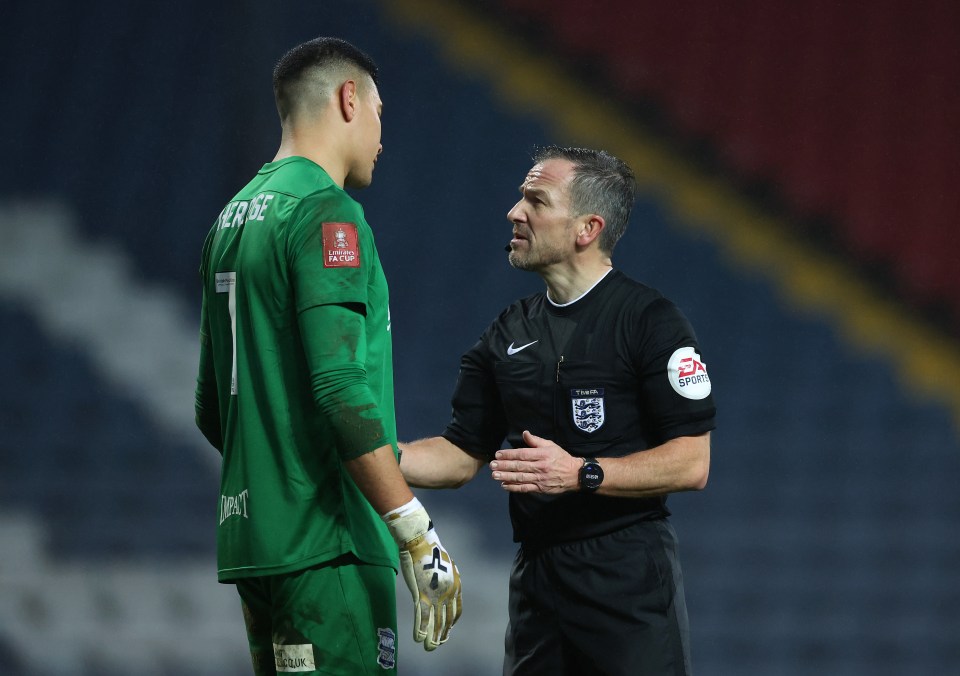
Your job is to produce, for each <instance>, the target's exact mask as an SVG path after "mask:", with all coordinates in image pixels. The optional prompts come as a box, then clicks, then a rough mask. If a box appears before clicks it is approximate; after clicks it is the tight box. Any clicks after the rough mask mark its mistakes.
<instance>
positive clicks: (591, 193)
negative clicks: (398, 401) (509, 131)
mask: <svg viewBox="0 0 960 676" xmlns="http://www.w3.org/2000/svg"><path fill="white" fill-rule="evenodd" d="M533 159H534V166H533V168H532V169H531V170H530V171H529V173H528V174H527V176H526V178H525V179H524V181H523V183H522V184H521V186H520V200H519V201H518V202H517V203H516V205H515V206H514V207H513V208H512V209H511V210H510V212H509V213H508V214H507V217H508V219H509V220H510V221H511V222H512V223H513V238H512V239H511V241H510V244H509V247H508V250H509V261H510V264H511V265H512V266H513V267H515V268H518V269H520V270H530V271H533V272H536V273H537V274H539V275H540V276H541V277H542V278H543V280H544V282H545V283H546V291H545V292H544V293H539V294H536V295H533V296H530V297H527V298H523V299H521V300H519V301H517V302H515V303H514V304H512V305H511V306H510V307H508V308H507V309H506V310H504V311H503V312H502V313H501V314H500V316H499V317H497V319H496V320H495V321H494V322H493V323H492V324H491V325H490V326H489V327H488V328H487V330H486V331H485V332H484V333H483V335H482V336H481V337H480V340H479V341H478V342H477V343H476V345H474V346H473V347H472V348H471V349H470V350H469V351H468V352H467V353H466V354H465V355H464V356H463V358H462V361H461V367H460V375H459V378H458V380H457V385H456V389H455V392H454V395H453V417H452V420H451V421H450V423H449V425H448V426H447V428H446V430H445V431H444V432H443V434H442V435H441V436H439V437H433V438H429V439H422V440H419V441H416V442H412V443H409V444H403V456H402V462H401V463H400V469H401V471H402V472H403V474H404V476H405V478H406V479H407V481H408V482H409V483H410V485H412V486H419V487H425V488H442V487H457V486H460V485H463V484H464V483H466V482H467V481H469V480H470V479H472V478H473V477H474V476H475V475H476V474H477V472H478V471H479V470H480V468H481V467H483V466H484V465H485V464H489V468H490V470H491V476H492V478H493V479H494V480H495V481H497V482H498V483H500V484H501V486H502V487H503V488H504V489H505V490H506V491H508V492H509V494H510V517H511V522H512V525H513V534H514V540H515V541H516V542H518V543H519V545H520V547H519V550H518V552H517V556H516V559H515V561H514V566H513V570H512V573H511V576H510V598H509V613H510V618H509V619H510V621H509V626H508V628H507V632H506V641H505V651H506V654H505V658H504V669H503V673H504V674H506V675H511V676H521V675H523V676H529V675H534V674H536V675H540V674H542V675H544V676H546V675H549V676H558V675H561V674H564V675H569V676H574V675H576V676H584V675H586V674H604V675H623V676H626V675H627V674H630V675H631V676H634V675H636V674H643V675H645V676H648V675H653V674H657V675H659V674H689V673H691V669H690V649H689V625H688V620H687V610H686V604H685V601H684V593H683V578H682V575H681V571H680V563H679V560H678V556H677V539H676V535H675V533H674V531H673V528H672V527H671V525H670V523H669V521H668V516H669V514H670V513H669V511H668V510H667V507H666V496H667V495H668V494H669V493H673V492H677V491H685V490H700V489H702V488H704V486H705V485H706V482H707V475H708V471H709V465H710V431H711V430H712V429H713V428H714V426H715V425H714V415H715V407H714V402H713V397H712V394H711V384H710V378H709V376H708V374H707V368H706V365H705V362H704V359H703V357H702V356H701V351H700V347H699V345H698V343H697V339H696V336H695V334H694V331H693V329H692V327H691V326H690V323H689V322H688V321H687V319H686V318H685V317H684V315H683V314H682V313H681V312H680V310H679V309H678V308H677V307H676V306H675V305H674V304H673V303H672V302H670V301H669V300H667V299H666V298H664V297H663V296H662V295H660V293H658V292H657V291H656V290H654V289H652V288H650V287H648V286H645V285H643V284H641V283H639V282H636V281H634V280H632V279H630V278H628V277H627V276H626V275H624V274H623V273H621V272H619V271H617V270H614V269H613V266H612V261H611V255H612V252H613V248H614V246H615V245H616V243H617V240H618V239H619V238H620V236H621V235H622V234H623V231H624V229H625V228H626V225H627V221H628V219H629V216H630V211H631V209H632V206H633V203H634V200H635V195H636V183H635V179H634V176H633V172H632V171H631V170H630V168H629V167H628V166H627V165H626V164H625V163H623V162H622V161H620V160H619V159H617V158H616V157H613V156H611V155H610V154H608V153H606V152H603V151H597V150H589V149H581V148H561V147H556V146H550V147H546V148H542V149H539V150H538V151H537V153H536V154H535V156H534V158H533ZM504 440H506V447H507V448H505V449H504V450H498V449H500V448H501V446H502V445H503V442H504Z"/></svg>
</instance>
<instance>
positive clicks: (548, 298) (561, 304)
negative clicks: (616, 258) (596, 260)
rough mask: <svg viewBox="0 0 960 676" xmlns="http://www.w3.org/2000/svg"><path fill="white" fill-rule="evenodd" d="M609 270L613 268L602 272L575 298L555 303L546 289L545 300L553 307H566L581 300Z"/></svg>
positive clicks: (611, 270)
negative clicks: (598, 277)
mask: <svg viewBox="0 0 960 676" xmlns="http://www.w3.org/2000/svg"><path fill="white" fill-rule="evenodd" d="M611 272H613V268H610V269H608V270H607V271H606V272H604V273H603V274H602V275H600V279H598V280H597V281H595V282H594V283H593V284H591V285H590V288H589V289H587V290H586V291H584V292H583V293H581V294H580V295H579V296H577V297H576V298H574V299H573V300H571V301H569V302H567V303H555V302H553V299H552V298H550V292H549V291H548V292H547V294H546V295H547V300H548V301H550V305H552V306H553V307H568V306H570V305H573V304H574V303H576V302H577V301H578V300H581V299H582V298H583V297H584V296H586V295H587V294H588V293H590V292H591V291H593V289H594V287H595V286H596V285H597V284H599V283H600V282H602V281H603V279H604V277H606V276H607V275H609V274H610V273H611Z"/></svg>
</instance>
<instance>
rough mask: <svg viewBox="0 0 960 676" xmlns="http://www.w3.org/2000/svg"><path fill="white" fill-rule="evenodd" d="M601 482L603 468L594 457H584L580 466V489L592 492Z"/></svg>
mask: <svg viewBox="0 0 960 676" xmlns="http://www.w3.org/2000/svg"><path fill="white" fill-rule="evenodd" d="M602 483H603V468H602V467H601V466H600V464H599V463H598V462H597V459H596V458H584V459H583V466H582V467H581V468H580V490H581V491H584V492H585V493H592V492H593V491H595V490H597V489H598V488H600V484H602Z"/></svg>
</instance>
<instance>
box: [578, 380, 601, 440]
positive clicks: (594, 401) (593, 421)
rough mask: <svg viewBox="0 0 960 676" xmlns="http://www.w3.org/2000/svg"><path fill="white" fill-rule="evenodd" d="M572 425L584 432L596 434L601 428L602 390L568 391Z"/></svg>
mask: <svg viewBox="0 0 960 676" xmlns="http://www.w3.org/2000/svg"><path fill="white" fill-rule="evenodd" d="M570 403H571V406H572V407H573V424H574V425H576V426H577V429H580V430H583V431H584V432H587V433H590V432H596V431H597V430H598V429H600V427H602V426H603V420H604V408H603V388H602V387H599V388H596V387H595V388H592V389H579V388H574V389H572V390H570Z"/></svg>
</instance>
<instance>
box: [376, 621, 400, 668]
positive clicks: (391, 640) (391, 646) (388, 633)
mask: <svg viewBox="0 0 960 676" xmlns="http://www.w3.org/2000/svg"><path fill="white" fill-rule="evenodd" d="M377 638H378V639H379V643H378V644H377V650H378V655H377V664H379V665H380V668H381V669H393V667H394V666H396V664H397V635H396V634H395V633H393V629H390V628H389V627H387V628H384V627H379V628H378V629H377Z"/></svg>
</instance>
